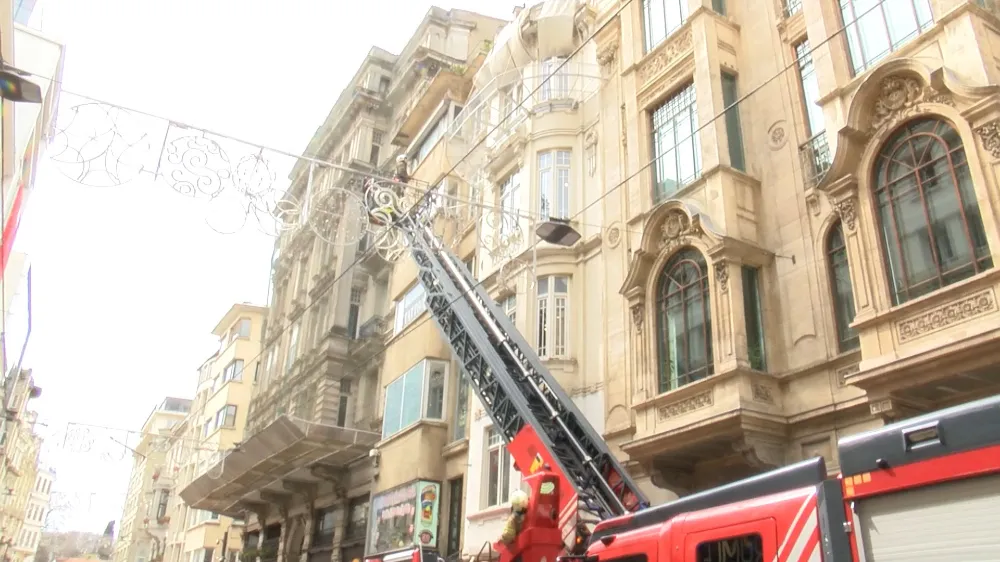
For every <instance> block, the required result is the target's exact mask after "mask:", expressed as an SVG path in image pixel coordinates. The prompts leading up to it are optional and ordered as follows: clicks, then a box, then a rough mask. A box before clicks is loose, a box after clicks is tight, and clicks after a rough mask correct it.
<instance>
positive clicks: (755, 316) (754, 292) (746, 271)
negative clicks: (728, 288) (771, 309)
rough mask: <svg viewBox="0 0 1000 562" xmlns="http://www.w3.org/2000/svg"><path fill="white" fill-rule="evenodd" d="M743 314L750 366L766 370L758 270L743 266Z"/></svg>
mask: <svg viewBox="0 0 1000 562" xmlns="http://www.w3.org/2000/svg"><path fill="white" fill-rule="evenodd" d="M742 273H743V315H744V317H745V318H746V323H747V326H746V329H747V354H748V358H749V361H750V368H752V369H756V370H758V371H766V370H767V359H766V357H767V354H766V348H765V345H764V314H763V310H762V309H761V302H760V270H759V269H757V268H755V267H748V266H743V269H742Z"/></svg>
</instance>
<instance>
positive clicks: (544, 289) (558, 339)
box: [535, 275, 570, 359]
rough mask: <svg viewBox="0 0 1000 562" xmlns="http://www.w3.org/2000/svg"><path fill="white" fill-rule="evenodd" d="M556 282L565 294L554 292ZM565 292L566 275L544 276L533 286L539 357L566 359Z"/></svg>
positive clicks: (567, 328) (567, 281)
mask: <svg viewBox="0 0 1000 562" xmlns="http://www.w3.org/2000/svg"><path fill="white" fill-rule="evenodd" d="M558 280H564V281H565V284H566V290H565V291H556V290H555V285H556V282H557V281H558ZM569 291H570V277H569V276H568V275H547V276H544V277H539V278H538V279H537V281H536V283H535V306H536V310H535V331H536V334H535V346H536V349H537V352H538V356H539V357H541V358H546V359H551V358H564V357H568V356H569V314H570V309H569Z"/></svg>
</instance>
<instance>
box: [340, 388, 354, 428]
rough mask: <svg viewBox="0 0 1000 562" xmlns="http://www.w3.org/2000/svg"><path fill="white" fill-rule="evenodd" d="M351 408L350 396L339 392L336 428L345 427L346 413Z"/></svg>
mask: <svg viewBox="0 0 1000 562" xmlns="http://www.w3.org/2000/svg"><path fill="white" fill-rule="evenodd" d="M350 407H351V397H350V395H347V394H344V393H343V391H341V394H340V401H339V402H338V404H337V427H347V411H348V409H350Z"/></svg>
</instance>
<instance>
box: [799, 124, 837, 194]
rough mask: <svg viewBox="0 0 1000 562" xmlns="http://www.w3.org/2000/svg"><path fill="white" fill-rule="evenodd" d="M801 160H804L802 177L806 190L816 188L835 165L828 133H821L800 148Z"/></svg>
mask: <svg viewBox="0 0 1000 562" xmlns="http://www.w3.org/2000/svg"><path fill="white" fill-rule="evenodd" d="M799 158H800V159H801V160H802V175H803V180H804V182H805V188H806V189H811V188H813V187H816V186H817V185H818V184H819V182H820V181H822V179H823V176H825V175H826V172H827V171H828V170H829V169H830V164H832V163H833V155H832V154H830V144H829V143H828V142H827V137H826V131H821V132H820V133H818V134H816V135H815V136H814V137H813V138H811V139H809V140H807V141H806V142H804V143H803V144H802V146H800V147H799Z"/></svg>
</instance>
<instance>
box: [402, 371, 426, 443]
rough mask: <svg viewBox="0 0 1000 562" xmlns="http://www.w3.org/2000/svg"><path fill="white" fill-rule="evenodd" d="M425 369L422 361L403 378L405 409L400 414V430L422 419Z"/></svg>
mask: <svg viewBox="0 0 1000 562" xmlns="http://www.w3.org/2000/svg"><path fill="white" fill-rule="evenodd" d="M424 367H425V362H424V361H421V362H420V363H418V364H417V365H416V366H414V367H413V368H412V369H410V370H409V372H407V373H406V375H404V377H403V407H402V408H401V413H400V428H401V429H402V428H404V427H406V426H408V425H410V424H411V423H414V422H416V421H417V420H418V419H420V407H421V402H422V398H423V393H424Z"/></svg>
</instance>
